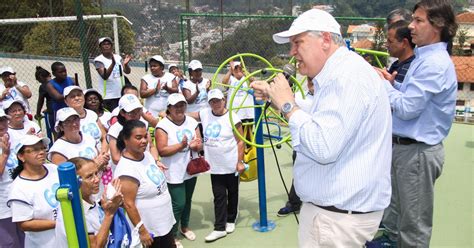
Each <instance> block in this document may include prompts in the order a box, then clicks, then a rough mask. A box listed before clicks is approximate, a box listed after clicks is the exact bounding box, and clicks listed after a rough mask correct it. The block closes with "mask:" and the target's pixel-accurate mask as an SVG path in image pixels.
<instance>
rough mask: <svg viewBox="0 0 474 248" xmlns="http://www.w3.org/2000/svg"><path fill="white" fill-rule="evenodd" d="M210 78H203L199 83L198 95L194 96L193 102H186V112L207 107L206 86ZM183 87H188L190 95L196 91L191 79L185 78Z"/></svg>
mask: <svg viewBox="0 0 474 248" xmlns="http://www.w3.org/2000/svg"><path fill="white" fill-rule="evenodd" d="M209 81H210V80H209V79H207V78H203V79H202V81H201V82H200V83H199V85H198V88H199V95H198V96H197V97H196V100H194V102H193V103H190V104H188V108H187V112H198V111H199V110H201V109H204V108H207V107H209V106H208V104H207V89H206V86H207V84H208V82H209ZM183 88H184V89H188V90H189V91H190V92H191V95H194V93H196V84H195V83H193V82H192V81H191V80H187V81H186V82H184V85H183Z"/></svg>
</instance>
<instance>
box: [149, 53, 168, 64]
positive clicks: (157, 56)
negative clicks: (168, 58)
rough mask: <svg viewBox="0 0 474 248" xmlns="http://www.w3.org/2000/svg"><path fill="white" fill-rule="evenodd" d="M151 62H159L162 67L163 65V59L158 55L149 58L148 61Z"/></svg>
mask: <svg viewBox="0 0 474 248" xmlns="http://www.w3.org/2000/svg"><path fill="white" fill-rule="evenodd" d="M151 60H155V61H158V62H160V63H161V64H162V65H163V66H164V65H165V59H163V57H161V56H160V55H155V56H153V57H151V58H150V61H151Z"/></svg>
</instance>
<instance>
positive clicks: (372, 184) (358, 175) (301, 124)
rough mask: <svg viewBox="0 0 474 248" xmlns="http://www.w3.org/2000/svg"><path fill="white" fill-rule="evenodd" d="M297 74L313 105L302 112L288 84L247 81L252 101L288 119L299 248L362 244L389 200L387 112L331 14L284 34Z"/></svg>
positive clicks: (369, 72) (310, 16) (373, 78)
mask: <svg viewBox="0 0 474 248" xmlns="http://www.w3.org/2000/svg"><path fill="white" fill-rule="evenodd" d="M273 39H274V41H275V42H277V43H280V44H282V43H287V42H291V50H290V55H291V56H294V57H295V58H296V60H297V62H298V69H299V72H300V73H301V74H302V75H305V76H308V77H310V78H313V83H314V92H315V93H314V101H313V103H312V105H311V108H310V111H309V112H305V111H303V110H301V108H300V107H299V106H297V104H296V103H295V98H294V95H293V92H292V91H291V88H290V86H289V84H288V81H287V80H286V79H285V77H284V76H283V74H279V75H278V76H277V77H276V78H275V79H274V81H273V82H271V83H270V84H269V83H267V82H266V81H256V82H253V83H252V84H251V87H252V88H254V89H255V97H256V98H257V100H261V99H270V100H271V102H272V105H273V107H275V108H277V109H279V110H280V111H281V113H282V114H284V116H285V118H286V119H288V122H289V127H290V131H291V136H292V143H293V148H294V150H295V151H296V152H297V156H296V161H295V166H294V172H293V174H294V175H293V178H294V183H295V189H296V193H297V194H298V196H299V197H300V198H301V200H302V202H303V205H302V208H301V211H300V217H301V218H300V220H301V222H300V225H299V231H298V240H299V245H300V247H362V246H363V245H364V244H365V242H366V241H367V240H371V239H372V238H373V237H374V235H375V233H376V232H377V229H378V225H379V223H380V220H381V219H382V215H383V210H384V209H385V208H386V207H387V206H388V204H389V202H390V195H391V185H390V161H391V143H392V142H391V131H392V129H391V114H390V105H389V101H388V97H387V93H386V91H385V89H384V87H383V85H381V83H380V81H381V79H380V78H379V77H378V75H377V73H375V72H374V70H373V68H372V67H371V66H370V65H369V64H368V63H367V62H366V61H365V60H364V59H363V58H362V57H360V56H359V55H357V54H355V53H353V52H351V51H349V50H348V49H347V48H346V47H345V45H344V42H343V39H342V37H341V33H340V25H339V24H338V23H337V22H336V20H335V19H334V17H332V16H331V15H330V14H329V13H327V12H325V11H322V10H317V9H311V10H309V11H306V12H305V13H303V14H301V15H300V16H299V17H298V18H296V19H295V21H294V22H293V23H292V25H291V27H290V29H289V30H288V31H284V32H281V33H277V34H274V35H273Z"/></svg>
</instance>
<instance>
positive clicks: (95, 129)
mask: <svg viewBox="0 0 474 248" xmlns="http://www.w3.org/2000/svg"><path fill="white" fill-rule="evenodd" d="M84 110H85V111H86V116H85V117H84V118H81V132H82V133H84V134H88V135H89V136H92V137H93V138H94V139H95V141H96V143H97V149H99V150H100V147H101V146H102V143H101V141H100V139H101V137H102V132H101V130H100V127H99V125H98V124H97V121H98V120H99V116H97V114H96V113H95V112H94V111H92V110H89V109H84Z"/></svg>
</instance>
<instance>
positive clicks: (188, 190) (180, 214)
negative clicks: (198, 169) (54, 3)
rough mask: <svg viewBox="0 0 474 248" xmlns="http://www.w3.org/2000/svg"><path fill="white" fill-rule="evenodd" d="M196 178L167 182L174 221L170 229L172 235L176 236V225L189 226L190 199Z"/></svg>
mask: <svg viewBox="0 0 474 248" xmlns="http://www.w3.org/2000/svg"><path fill="white" fill-rule="evenodd" d="M196 181H197V178H196V177H193V178H190V179H188V180H186V181H184V182H183V183H180V184H168V191H169V192H170V195H171V204H172V205H173V214H174V218H175V220H176V223H175V224H174V225H173V229H172V230H171V232H172V234H173V235H174V237H177V236H178V227H179V225H180V224H181V228H185V227H189V217H190V215H191V201H192V198H193V193H194V188H195V187H196Z"/></svg>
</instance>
